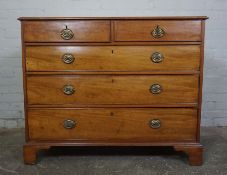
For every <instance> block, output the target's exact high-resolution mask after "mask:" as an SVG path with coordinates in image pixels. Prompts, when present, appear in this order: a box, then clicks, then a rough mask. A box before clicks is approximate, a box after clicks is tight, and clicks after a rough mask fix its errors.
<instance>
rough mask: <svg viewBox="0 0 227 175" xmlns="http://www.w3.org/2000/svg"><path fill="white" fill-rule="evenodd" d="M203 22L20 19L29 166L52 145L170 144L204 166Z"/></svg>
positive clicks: (179, 19)
mask: <svg viewBox="0 0 227 175" xmlns="http://www.w3.org/2000/svg"><path fill="white" fill-rule="evenodd" d="M205 19H207V17H203V16H200V17H153V18H152V17H144V18H143V17H130V18H126V17H112V18H107V17H103V18H100V17H99V18H37V17H36V18H29V17H24V18H23V17H22V18H19V20H20V21H21V27H22V53H23V55H22V57H23V75H24V97H25V98H24V103H25V126H26V144H25V145H24V161H25V163H27V164H34V163H35V162H36V158H37V152H38V151H39V150H41V149H48V148H50V147H51V146H172V147H173V148H174V149H175V150H176V151H184V152H185V153H187V154H188V156H189V163H190V164H191V165H201V164H202V150H203V148H202V145H201V144H200V141H199V140H200V113H201V99H202V79H203V52H204V25H205V24H204V23H205Z"/></svg>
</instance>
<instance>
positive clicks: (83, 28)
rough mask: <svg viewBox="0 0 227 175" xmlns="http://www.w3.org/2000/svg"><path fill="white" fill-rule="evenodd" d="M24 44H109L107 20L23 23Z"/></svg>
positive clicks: (108, 22) (108, 24)
mask: <svg viewBox="0 0 227 175" xmlns="http://www.w3.org/2000/svg"><path fill="white" fill-rule="evenodd" d="M23 30H24V41H25V42H109V41H110V21H109V20H71V21H25V22H24V26H23Z"/></svg>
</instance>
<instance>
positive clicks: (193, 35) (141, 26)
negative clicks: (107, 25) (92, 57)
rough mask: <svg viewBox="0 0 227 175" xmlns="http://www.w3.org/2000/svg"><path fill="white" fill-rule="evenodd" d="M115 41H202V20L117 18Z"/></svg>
mask: <svg viewBox="0 0 227 175" xmlns="http://www.w3.org/2000/svg"><path fill="white" fill-rule="evenodd" d="M114 26H115V41H201V21H200V20H194V21H188V20H179V21H177V20H116V21H115V23H114Z"/></svg>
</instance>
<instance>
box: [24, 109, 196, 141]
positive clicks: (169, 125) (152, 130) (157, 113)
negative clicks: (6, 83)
mask: <svg viewBox="0 0 227 175" xmlns="http://www.w3.org/2000/svg"><path fill="white" fill-rule="evenodd" d="M28 126H29V137H30V139H32V140H73V139H76V140H110V139H113V140H124V141H125V142H127V141H129V140H131V141H133V142H139V141H141V142H162V141H164V142H174V141H179V142H180V141H195V140H196V128H197V110H195V109H190V108H178V109H177V108H150V109H141V108H134V109H133V108H120V109H118V108H106V109H100V108H98V109H97V108H96V109H65V110H64V109H61V110H53V109H40V110H39V109H29V110H28Z"/></svg>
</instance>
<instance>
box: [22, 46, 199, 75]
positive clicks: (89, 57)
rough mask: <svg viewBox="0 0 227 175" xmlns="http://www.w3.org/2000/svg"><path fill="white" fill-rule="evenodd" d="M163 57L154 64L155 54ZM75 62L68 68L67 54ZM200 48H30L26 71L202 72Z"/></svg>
mask: <svg viewBox="0 0 227 175" xmlns="http://www.w3.org/2000/svg"><path fill="white" fill-rule="evenodd" d="M155 52H159V53H161V54H162V55H163V57H164V58H163V61H162V62H160V63H154V62H152V60H151V56H152V54H153V53H155ZM66 53H67V54H72V55H73V56H74V58H75V61H74V62H73V63H71V64H66V63H64V62H63V61H62V56H63V55H64V54H66ZM199 61H200V46H196V45H190V46H165V47H163V46H95V47H94V46H74V47H72V46H30V47H27V48H26V68H27V71H89V72H90V71H163V70H164V71H170V70H183V71H190V70H191V71H193V70H199Z"/></svg>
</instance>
